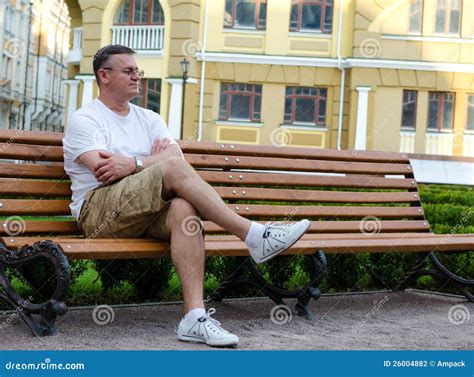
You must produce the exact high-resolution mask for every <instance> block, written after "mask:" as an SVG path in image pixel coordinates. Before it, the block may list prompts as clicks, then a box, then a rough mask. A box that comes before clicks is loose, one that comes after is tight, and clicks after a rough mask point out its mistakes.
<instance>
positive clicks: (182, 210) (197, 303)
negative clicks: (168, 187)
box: [168, 198, 205, 314]
mask: <svg viewBox="0 0 474 377" xmlns="http://www.w3.org/2000/svg"><path fill="white" fill-rule="evenodd" d="M196 215H197V213H196V210H195V209H194V207H193V206H192V205H191V204H189V203H188V202H187V201H186V200H184V199H181V198H176V199H173V200H172V202H171V204H170V210H169V212H168V225H169V229H168V230H169V232H170V233H171V259H172V261H173V264H174V266H175V267H176V270H177V271H178V275H179V278H180V281H181V288H182V290H183V301H184V308H183V309H184V314H186V313H188V312H189V311H190V310H192V309H196V308H204V302H203V289H204V258H205V253H204V240H203V237H202V234H201V232H196V234H194V232H193V233H192V234H190V233H189V232H187V233H185V229H183V221H184V219H186V218H187V217H189V216H196Z"/></svg>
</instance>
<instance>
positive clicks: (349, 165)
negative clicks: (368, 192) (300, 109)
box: [184, 154, 413, 175]
mask: <svg viewBox="0 0 474 377" xmlns="http://www.w3.org/2000/svg"><path fill="white" fill-rule="evenodd" d="M184 156H185V158H186V160H187V161H188V162H189V163H190V164H191V165H193V166H194V167H195V168H222V169H253V170H283V171H303V172H304V171H311V172H325V173H352V174H354V173H357V174H375V175H384V174H402V175H404V174H413V171H412V170H411V166H410V165H407V164H391V163H384V164H380V163H370V162H352V161H325V160H305V159H286V158H272V157H266V158H262V157H246V156H226V155H223V156H215V155H196V154H185V155H184Z"/></svg>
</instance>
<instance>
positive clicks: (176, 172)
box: [160, 156, 192, 180]
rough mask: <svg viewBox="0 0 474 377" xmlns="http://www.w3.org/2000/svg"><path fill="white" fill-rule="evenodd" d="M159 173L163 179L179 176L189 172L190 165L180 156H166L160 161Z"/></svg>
mask: <svg viewBox="0 0 474 377" xmlns="http://www.w3.org/2000/svg"><path fill="white" fill-rule="evenodd" d="M160 165H161V175H162V176H163V178H164V179H165V180H169V179H175V178H179V177H180V176H182V175H183V174H189V172H190V169H191V170H192V167H191V165H189V164H188V163H187V162H186V160H184V159H183V158H181V157H174V156H173V157H168V158H167V159H166V160H163V162H161V164H160Z"/></svg>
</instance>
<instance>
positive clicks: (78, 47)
mask: <svg viewBox="0 0 474 377" xmlns="http://www.w3.org/2000/svg"><path fill="white" fill-rule="evenodd" d="M72 32H73V35H72V48H71V49H70V50H69V54H68V56H67V62H68V63H69V64H80V63H81V59H82V27H76V28H74V29H72Z"/></svg>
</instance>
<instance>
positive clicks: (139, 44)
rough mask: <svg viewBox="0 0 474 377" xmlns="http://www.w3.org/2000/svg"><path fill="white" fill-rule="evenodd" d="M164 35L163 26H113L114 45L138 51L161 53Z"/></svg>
mask: <svg viewBox="0 0 474 377" xmlns="http://www.w3.org/2000/svg"><path fill="white" fill-rule="evenodd" d="M163 35H164V27H163V26H150V25H145V26H113V27H112V44H121V45H124V46H127V47H130V48H132V49H134V50H137V51H149V52H152V51H161V50H163Z"/></svg>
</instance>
